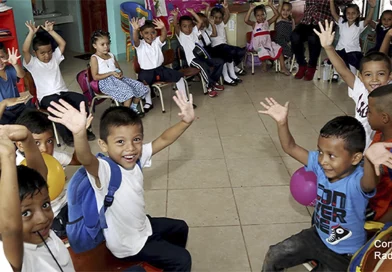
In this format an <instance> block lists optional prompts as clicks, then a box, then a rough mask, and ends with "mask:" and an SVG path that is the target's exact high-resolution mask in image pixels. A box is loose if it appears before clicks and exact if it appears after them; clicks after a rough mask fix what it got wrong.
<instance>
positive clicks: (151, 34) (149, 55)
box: [130, 18, 186, 112]
mask: <svg viewBox="0 0 392 272" xmlns="http://www.w3.org/2000/svg"><path fill="white" fill-rule="evenodd" d="M130 23H131V25H132V28H133V37H132V38H133V44H134V46H135V48H136V53H137V60H138V62H139V65H140V68H141V69H140V73H139V75H138V79H139V81H141V82H146V83H147V84H148V85H149V86H151V85H152V84H153V83H155V82H157V81H166V82H176V86H177V89H178V90H179V91H180V92H183V93H184V95H186V87H185V82H184V78H183V74H182V73H180V72H178V71H176V70H173V69H170V68H167V67H165V66H163V65H162V64H163V54H162V47H163V46H164V45H165V44H166V37H167V30H166V27H165V24H164V23H163V22H162V21H161V20H160V19H155V20H154V21H146V20H145V18H142V19H138V18H132V20H131V22H130ZM157 29H158V30H160V31H161V35H160V36H159V38H158V37H157ZM139 35H140V36H141V38H142V39H139ZM152 108H153V105H152V101H151V93H150V91H149V92H148V93H147V95H146V103H145V104H144V111H146V112H148V111H149V110H150V109H152Z"/></svg>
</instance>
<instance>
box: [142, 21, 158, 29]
mask: <svg viewBox="0 0 392 272" xmlns="http://www.w3.org/2000/svg"><path fill="white" fill-rule="evenodd" d="M146 28H153V29H155V25H154V23H153V22H152V21H151V20H146V22H145V23H144V25H143V26H142V27H141V28H140V32H141V31H143V30H145V29H146Z"/></svg>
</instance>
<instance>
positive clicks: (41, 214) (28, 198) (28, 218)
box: [0, 125, 75, 272]
mask: <svg viewBox="0 0 392 272" xmlns="http://www.w3.org/2000/svg"><path fill="white" fill-rule="evenodd" d="M12 141H22V142H23V144H24V146H25V152H26V159H27V165H29V167H32V168H29V167H26V166H18V167H16V166H15V146H14V144H13V143H12ZM0 161H1V181H0V211H1V212H0V230H1V240H0V271H2V272H13V271H24V272H26V271H31V272H35V271H64V272H72V271H75V269H74V267H73V264H72V260H71V257H70V255H69V252H68V250H67V248H66V247H65V246H64V244H63V242H62V241H61V240H60V239H59V238H58V237H57V236H56V234H54V232H52V231H51V230H50V226H51V224H52V221H53V212H52V209H51V206H50V200H49V193H48V185H47V183H46V178H44V177H46V176H47V168H46V165H45V162H44V160H43V158H42V156H41V154H40V152H39V150H38V147H37V146H36V145H35V142H34V139H33V137H32V135H31V133H30V132H29V131H28V130H27V129H26V128H25V127H23V126H18V125H6V126H2V127H1V128H0ZM34 169H36V170H34Z"/></svg>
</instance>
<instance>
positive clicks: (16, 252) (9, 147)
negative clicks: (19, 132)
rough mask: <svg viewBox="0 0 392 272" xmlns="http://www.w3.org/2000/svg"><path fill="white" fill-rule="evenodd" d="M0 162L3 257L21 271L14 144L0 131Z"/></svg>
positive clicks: (21, 248) (18, 201)
mask: <svg viewBox="0 0 392 272" xmlns="http://www.w3.org/2000/svg"><path fill="white" fill-rule="evenodd" d="M0 163H1V180H0V230H1V240H2V242H3V249H4V254H5V257H6V258H7V260H8V262H9V264H10V265H11V267H12V269H13V271H21V270H22V264H23V223H22V215H21V213H20V210H21V209H20V200H19V189H18V179H17V173H16V165H15V146H14V144H13V143H12V142H11V140H10V139H9V138H8V137H7V135H6V134H5V133H2V132H1V131H0Z"/></svg>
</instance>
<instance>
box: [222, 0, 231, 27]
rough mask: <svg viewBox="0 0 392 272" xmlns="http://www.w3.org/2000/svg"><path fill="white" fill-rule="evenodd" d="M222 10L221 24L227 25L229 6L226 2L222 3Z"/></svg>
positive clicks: (225, 0)
mask: <svg viewBox="0 0 392 272" xmlns="http://www.w3.org/2000/svg"><path fill="white" fill-rule="evenodd" d="M223 8H224V15H223V23H224V24H227V22H228V21H229V18H230V10H229V4H228V3H227V0H224V1H223Z"/></svg>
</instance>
